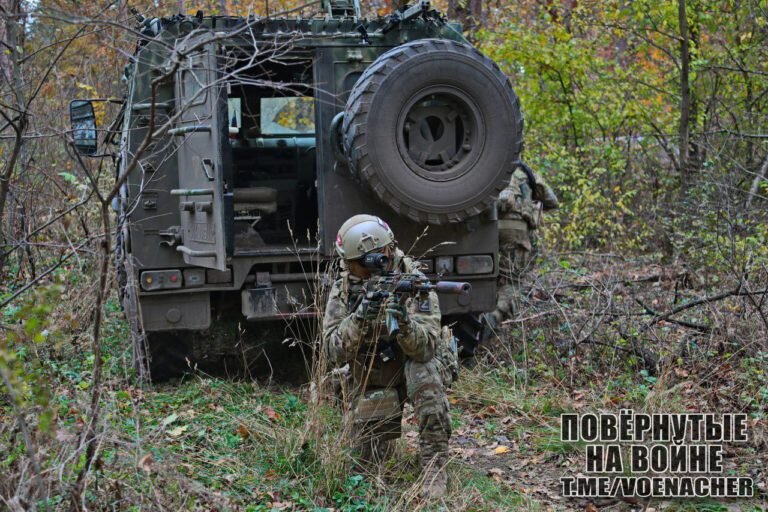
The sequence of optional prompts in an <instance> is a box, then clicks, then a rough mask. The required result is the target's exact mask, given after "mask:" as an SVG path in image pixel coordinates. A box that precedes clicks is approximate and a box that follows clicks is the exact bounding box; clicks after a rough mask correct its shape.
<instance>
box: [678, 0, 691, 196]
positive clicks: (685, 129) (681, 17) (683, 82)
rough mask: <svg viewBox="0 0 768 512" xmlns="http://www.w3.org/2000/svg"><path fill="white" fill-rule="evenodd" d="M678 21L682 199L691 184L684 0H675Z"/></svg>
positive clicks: (686, 34) (689, 84)
mask: <svg viewBox="0 0 768 512" xmlns="http://www.w3.org/2000/svg"><path fill="white" fill-rule="evenodd" d="M677 14H678V23H679V25H680V124H679V126H678V137H679V139H680V158H679V162H680V198H681V199H683V198H684V197H685V195H686V194H687V193H688V189H689V187H690V185H691V177H690V167H689V165H688V158H689V154H690V136H691V134H690V121H691V83H690V58H691V54H690V39H689V34H688V17H687V15H686V12H685V0H677Z"/></svg>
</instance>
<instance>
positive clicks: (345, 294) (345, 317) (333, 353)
mask: <svg viewBox="0 0 768 512" xmlns="http://www.w3.org/2000/svg"><path fill="white" fill-rule="evenodd" d="M395 258H396V262H399V264H398V265H396V268H399V269H400V271H401V272H405V273H412V272H419V271H418V270H417V268H416V265H415V264H414V262H413V260H411V259H410V258H407V257H404V256H403V253H402V251H400V250H399V249H398V251H397V254H396V257H395ZM364 284H365V283H364V281H363V280H361V279H359V278H356V277H355V276H352V275H350V274H349V273H348V272H342V277H341V278H340V279H338V280H337V281H336V282H335V283H334V284H333V287H332V288H331V292H330V295H329V296H328V303H327V304H326V307H325V315H324V317H323V345H324V348H325V350H326V353H327V355H328V357H329V359H330V361H331V362H332V363H333V364H335V365H338V366H341V365H343V364H345V363H347V362H349V361H352V360H353V359H355V358H356V357H357V355H358V352H359V351H360V349H361V348H364V347H368V346H371V345H373V344H375V343H376V342H378V341H379V339H380V338H382V337H384V336H387V331H386V328H385V327H384V311H383V310H384V308H383V307H382V311H381V314H380V315H379V319H377V320H376V321H373V322H368V321H365V322H364V321H361V320H359V319H358V318H356V316H355V311H354V310H353V308H354V306H355V299H356V296H357V295H358V294H359V293H362V290H363V286H364ZM406 307H407V308H408V317H409V322H408V325H407V326H401V330H400V334H398V335H397V342H398V344H399V345H400V348H401V349H402V351H403V353H404V354H405V355H406V356H407V357H409V358H411V359H414V360H416V361H420V362H426V361H429V360H430V359H432V357H434V355H435V352H436V350H437V349H438V348H439V347H438V343H440V340H441V327H440V302H439V300H438V297H437V294H436V293H435V292H430V293H429V297H428V298H427V299H426V300H420V299H419V298H418V297H412V298H409V299H408V300H407V302H406Z"/></svg>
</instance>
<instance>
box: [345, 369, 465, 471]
mask: <svg viewBox="0 0 768 512" xmlns="http://www.w3.org/2000/svg"><path fill="white" fill-rule="evenodd" d="M442 355H443V354H437V355H435V357H433V358H432V359H430V360H429V361H427V362H418V361H415V360H413V359H406V360H405V362H404V363H402V362H398V361H392V362H391V363H390V365H396V369H395V371H394V372H393V371H392V370H391V369H389V370H387V369H386V368H374V369H373V370H371V371H369V372H366V371H365V370H364V369H363V368H361V366H357V368H358V370H357V371H356V370H353V371H352V374H353V376H352V382H351V386H352V395H353V396H356V397H357V398H355V400H354V401H353V403H354V405H353V406H352V407H350V408H349V415H350V417H349V418H346V421H351V422H352V424H353V425H354V428H353V430H352V431H351V434H352V436H353V437H352V439H353V440H354V442H355V443H356V444H357V446H358V448H359V451H360V456H361V459H363V460H368V461H371V462H376V461H381V460H384V459H386V458H387V457H388V456H389V455H390V449H391V446H390V443H388V442H387V441H388V440H390V439H393V438H396V437H399V435H400V422H401V418H402V407H403V405H404V401H405V398H406V397H407V399H408V400H410V402H411V404H412V405H413V409H414V413H415V415H416V418H417V420H418V426H419V448H420V455H421V462H422V465H424V466H426V465H427V464H430V463H436V464H444V462H445V460H444V458H445V455H447V453H448V440H449V439H450V437H451V416H450V412H449V406H448V387H449V386H450V385H451V382H452V381H453V373H452V370H451V368H452V365H451V361H446V360H445V359H446V358H445V357H441V356H442ZM359 363H360V362H359V361H358V362H357V364H358V365H359ZM456 365H457V363H456ZM390 368H391V366H390ZM361 370H362V371H361ZM381 370H384V371H383V372H382V371H381ZM384 374H386V381H387V382H388V383H389V385H388V386H387V385H386V383H385V382H382V381H381V380H380V379H379V378H378V377H380V376H384ZM363 375H367V376H368V377H369V378H370V381H372V382H369V384H366V386H365V389H364V392H365V395H367V396H370V395H376V394H379V395H383V394H385V393H387V392H389V393H390V394H391V393H393V391H395V390H396V391H397V393H398V394H399V396H400V397H401V400H400V401H399V403H395V404H392V402H391V399H390V401H387V402H386V403H381V404H380V405H378V406H376V408H375V409H377V413H378V412H380V411H381V409H388V410H389V413H385V414H384V416H387V417H386V418H376V419H375V422H368V421H361V420H364V418H361V417H359V416H356V415H360V416H362V414H363V413H364V411H363V407H361V406H360V405H359V404H360V402H357V400H358V399H359V397H360V396H361V394H362V393H361V392H360V390H362V389H363V386H362V382H360V381H361V380H362V378H361V377H362V376H363ZM385 386H386V387H385ZM382 392H383V393H382ZM391 408H395V410H392V409H391ZM367 410H368V411H370V410H371V407H368V408H367ZM377 415H378V414H377ZM371 419H373V418H371ZM393 434H394V435H393Z"/></svg>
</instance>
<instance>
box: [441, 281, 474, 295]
mask: <svg viewBox="0 0 768 512" xmlns="http://www.w3.org/2000/svg"><path fill="white" fill-rule="evenodd" d="M435 291H436V292H437V293H450V294H452V295H466V294H468V293H469V292H471V291H472V285H471V284H469V283H466V282H464V283H462V282H458V281H438V282H437V284H435Z"/></svg>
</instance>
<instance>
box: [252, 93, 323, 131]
mask: <svg viewBox="0 0 768 512" xmlns="http://www.w3.org/2000/svg"><path fill="white" fill-rule="evenodd" d="M261 133H262V135H296V134H307V135H310V134H314V133H315V102H314V99H313V98H309V97H292V98H284V97H283V98H261Z"/></svg>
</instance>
